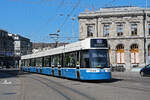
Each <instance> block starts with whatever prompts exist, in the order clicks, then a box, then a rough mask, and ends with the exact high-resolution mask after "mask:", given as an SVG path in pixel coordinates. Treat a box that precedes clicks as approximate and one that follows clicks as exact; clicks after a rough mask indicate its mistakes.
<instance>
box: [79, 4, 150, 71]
mask: <svg viewBox="0 0 150 100" xmlns="http://www.w3.org/2000/svg"><path fill="white" fill-rule="evenodd" d="M78 19H79V39H80V40H83V39H85V38H88V37H107V38H108V43H109V46H110V50H109V53H110V62H111V65H112V66H114V67H117V66H122V67H124V68H125V69H126V70H131V69H132V68H134V67H143V66H144V65H145V64H148V63H149V56H150V8H147V9H146V8H139V7H113V8H100V9H99V10H98V11H91V12H90V11H86V12H83V13H80V14H79V16H78Z"/></svg>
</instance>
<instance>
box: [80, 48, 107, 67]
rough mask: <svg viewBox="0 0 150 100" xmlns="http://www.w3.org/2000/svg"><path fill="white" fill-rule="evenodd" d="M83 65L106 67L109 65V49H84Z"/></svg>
mask: <svg viewBox="0 0 150 100" xmlns="http://www.w3.org/2000/svg"><path fill="white" fill-rule="evenodd" d="M81 55H82V57H81V63H82V64H81V67H84V68H104V67H108V50H99V49H95V50H94V49H93V50H85V51H82V54H81Z"/></svg>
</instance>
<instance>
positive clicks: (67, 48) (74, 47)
mask: <svg viewBox="0 0 150 100" xmlns="http://www.w3.org/2000/svg"><path fill="white" fill-rule="evenodd" d="M91 39H106V38H86V39H85V40H82V41H78V42H74V43H71V44H67V45H64V46H60V47H57V48H53V49H49V50H43V51H41V52H37V53H32V54H28V55H23V56H21V59H31V58H38V57H45V56H51V55H55V54H61V53H66V52H73V51H78V50H85V49H91V46H90V40H91Z"/></svg>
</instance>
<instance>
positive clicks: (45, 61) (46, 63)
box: [44, 56, 51, 67]
mask: <svg viewBox="0 0 150 100" xmlns="http://www.w3.org/2000/svg"><path fill="white" fill-rule="evenodd" d="M50 65H51V58H50V56H48V57H44V66H45V67H50Z"/></svg>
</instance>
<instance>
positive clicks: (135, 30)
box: [131, 23, 137, 36]
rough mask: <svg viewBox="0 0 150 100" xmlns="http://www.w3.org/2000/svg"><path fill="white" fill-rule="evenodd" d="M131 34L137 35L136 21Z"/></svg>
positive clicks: (132, 25)
mask: <svg viewBox="0 0 150 100" xmlns="http://www.w3.org/2000/svg"><path fill="white" fill-rule="evenodd" d="M131 35H132V36H135V35H137V24H136V23H132V24H131Z"/></svg>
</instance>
